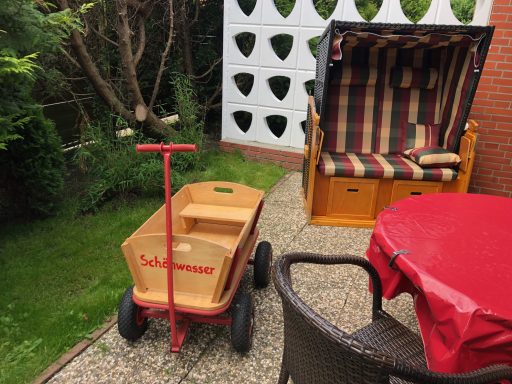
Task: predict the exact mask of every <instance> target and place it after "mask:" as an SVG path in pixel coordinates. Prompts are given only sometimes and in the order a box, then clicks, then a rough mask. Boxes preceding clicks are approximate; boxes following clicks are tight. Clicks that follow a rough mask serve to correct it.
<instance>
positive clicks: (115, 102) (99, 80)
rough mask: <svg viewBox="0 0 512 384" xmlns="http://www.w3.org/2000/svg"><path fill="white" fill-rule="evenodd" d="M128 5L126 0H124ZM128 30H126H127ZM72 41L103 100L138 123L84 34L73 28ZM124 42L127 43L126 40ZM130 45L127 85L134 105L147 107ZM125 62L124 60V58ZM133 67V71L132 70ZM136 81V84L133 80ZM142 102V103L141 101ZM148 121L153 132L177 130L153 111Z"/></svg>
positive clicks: (65, 4)
mask: <svg viewBox="0 0 512 384" xmlns="http://www.w3.org/2000/svg"><path fill="white" fill-rule="evenodd" d="M58 4H59V7H60V9H61V10H66V9H69V8H70V7H69V4H68V1H67V0H58ZM124 4H125V5H126V2H124ZM125 32H126V31H125ZM127 36H128V37H129V36H130V34H129V28H128V35H127ZM121 40H123V39H122V38H121V36H120V43H119V45H120V47H119V50H120V52H121V57H123V52H122V51H121ZM70 43H71V47H72V49H73V52H74V53H75V55H76V59H77V62H78V63H79V64H80V67H81V68H82V71H83V72H84V74H85V76H86V77H87V79H88V80H89V82H90V83H91V85H92V86H93V88H94V90H95V91H96V93H97V94H98V95H99V96H100V97H101V98H102V99H103V101H104V102H105V103H106V104H107V105H108V106H109V107H110V108H112V109H113V110H114V112H116V113H117V114H119V115H120V116H121V117H122V118H123V119H125V120H127V121H128V122H129V123H130V124H131V125H132V126H133V125H135V124H136V118H135V114H134V113H133V112H132V111H130V110H129V109H128V108H126V106H125V105H124V104H123V102H121V100H120V99H119V98H118V97H117V95H116V93H115V91H114V90H113V89H112V87H111V86H110V84H109V83H108V82H107V81H106V80H105V79H104V78H103V77H102V76H101V74H100V72H99V70H98V67H97V66H96V64H95V63H94V62H93V60H92V59H91V56H90V55H89V52H88V51H87V47H86V45H85V42H84V40H83V38H82V35H81V34H80V32H79V31H78V30H76V29H75V30H73V31H72V32H71V36H70ZM123 43H125V44H126V42H125V41H123ZM127 44H128V45H127V46H125V47H123V48H124V49H127V48H128V47H129V49H130V51H129V57H130V63H131V67H132V68H129V69H128V71H127V72H125V75H126V76H127V75H130V78H129V79H128V76H127V85H128V88H129V90H130V93H131V96H132V97H131V100H132V105H133V106H134V107H135V106H136V105H137V104H142V105H143V106H144V107H146V108H147V106H146V104H145V103H144V100H143V98H142V94H141V93H140V89H139V87H138V83H137V76H136V73H135V66H134V63H133V55H132V53H131V43H129V42H128V43H127ZM123 64H124V60H123ZM132 69H133V71H132ZM134 81H135V82H136V84H135V85H134V84H133V82H134ZM139 102H140V103H139ZM146 123H147V124H148V125H149V127H150V129H151V132H152V133H153V134H158V135H162V134H172V133H175V131H174V130H173V129H172V128H171V127H169V126H168V125H167V124H165V123H164V122H162V121H161V120H160V119H159V118H158V117H157V116H156V115H155V114H154V113H153V112H151V111H148V115H147V118H146Z"/></svg>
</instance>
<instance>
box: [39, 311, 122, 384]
mask: <svg viewBox="0 0 512 384" xmlns="http://www.w3.org/2000/svg"><path fill="white" fill-rule="evenodd" d="M116 323H117V315H114V316H112V317H111V318H110V319H109V320H107V321H106V322H105V324H103V325H102V326H101V327H100V328H98V329H97V330H95V331H94V332H93V333H92V334H91V336H90V337H89V338H87V339H84V340H82V341H80V342H79V343H78V344H76V345H75V346H74V347H73V348H71V349H70V350H69V351H67V352H66V353H64V354H63V355H62V356H61V357H59V358H58V359H57V360H56V361H55V362H53V363H52V364H51V365H50V366H49V367H48V368H46V369H45V370H44V371H43V372H42V373H41V374H40V375H39V376H38V377H37V378H36V379H35V380H34V381H33V382H32V384H44V383H46V382H48V380H50V379H51V378H52V377H53V376H55V375H56V374H57V373H58V372H59V371H60V370H61V369H62V368H64V367H65V366H66V364H68V363H69V362H70V361H71V360H73V359H74V358H75V357H77V356H78V355H79V354H81V353H82V352H83V351H85V350H86V349H87V348H88V347H89V346H91V345H92V344H93V343H94V342H95V341H96V340H98V339H99V338H100V337H101V336H102V335H103V334H105V333H106V332H107V331H108V330H109V329H110V328H112V327H113V326H114V325H115V324H116Z"/></svg>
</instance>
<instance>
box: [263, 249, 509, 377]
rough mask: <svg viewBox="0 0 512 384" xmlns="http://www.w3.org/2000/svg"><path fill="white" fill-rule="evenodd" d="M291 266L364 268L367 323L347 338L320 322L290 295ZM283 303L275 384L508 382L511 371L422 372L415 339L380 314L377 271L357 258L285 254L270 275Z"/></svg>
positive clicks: (422, 361)
mask: <svg viewBox="0 0 512 384" xmlns="http://www.w3.org/2000/svg"><path fill="white" fill-rule="evenodd" d="M293 263H314V264H352V265H357V266H359V267H362V268H364V269H365V270H366V271H367V272H368V274H369V275H370V278H371V280H372V283H373V287H374V293H373V308H372V310H373V312H372V313H373V316H372V317H373V321H372V322H371V323H370V324H369V325H367V326H366V327H364V328H363V329H361V330H359V331H357V332H355V333H353V334H348V333H346V332H343V331H342V330H340V329H339V328H337V327H335V326H334V325H332V324H331V323H329V322H328V321H327V320H325V319H324V318H322V317H321V316H320V315H319V314H317V313H316V312H315V311H314V310H313V309H311V308H310V307H309V306H307V305H306V304H305V303H304V302H303V301H302V300H301V299H300V298H299V297H298V296H297V294H296V293H295V292H294V291H293V289H292V286H291V278H290V265H291V264H293ZM273 279H274V284H275V286H276V289H277V291H278V293H279V295H280V296H281V299H282V303H283V317H284V352H283V361H282V365H281V372H280V376H279V383H281V384H284V383H287V382H288V379H289V377H290V376H291V378H292V380H293V382H294V384H302V383H304V384H315V383H326V384H332V383H347V384H349V383H350V384H355V383H366V384H370V383H372V384H373V383H379V384H380V383H409V382H411V383H453V384H456V383H460V384H462V383H464V384H470V383H471V384H480V383H482V384H483V383H496V382H497V381H499V380H500V379H509V380H511V379H512V367H508V366H498V365H495V366H492V367H487V368H483V369H479V370H476V371H472V372H468V373H463V374H453V375H451V374H441V373H435V372H431V371H429V370H428V369H427V368H426V364H425V359H424V356H423V346H422V344H421V339H420V338H419V337H418V336H417V335H416V334H414V333H413V332H411V331H410V330H409V329H408V328H407V327H405V326H404V325H402V324H401V323H399V322H398V321H396V320H395V319H393V318H392V317H391V316H390V315H389V314H387V313H386V312H385V311H383V310H382V299H381V296H382V294H381V293H382V288H381V283H380V278H379V275H378V273H377V271H376V270H375V269H374V268H373V267H372V265H371V264H370V263H369V262H368V261H367V260H366V259H363V258H360V257H357V256H350V255H339V256H324V255H316V254H311V253H289V254H285V255H283V256H282V258H281V259H280V260H279V261H278V262H277V263H276V265H275V269H274V272H273Z"/></svg>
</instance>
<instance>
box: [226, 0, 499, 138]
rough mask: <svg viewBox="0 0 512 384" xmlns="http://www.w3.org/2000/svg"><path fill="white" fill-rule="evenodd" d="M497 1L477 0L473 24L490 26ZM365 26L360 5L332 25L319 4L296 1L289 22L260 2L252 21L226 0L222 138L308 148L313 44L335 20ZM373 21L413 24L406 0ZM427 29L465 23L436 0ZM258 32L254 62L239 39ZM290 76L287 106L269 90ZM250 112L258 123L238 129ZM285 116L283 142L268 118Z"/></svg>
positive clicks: (344, 10) (387, 3) (346, 8)
mask: <svg viewBox="0 0 512 384" xmlns="http://www.w3.org/2000/svg"><path fill="white" fill-rule="evenodd" d="M492 3H493V0H477V1H476V6H475V14H474V17H473V21H472V22H471V23H470V24H472V25H487V24H488V22H489V17H490V14H491V8H492ZM333 18H334V19H336V20H343V21H364V20H363V18H362V17H361V16H360V15H359V13H358V11H357V9H356V6H355V2H354V0H338V4H337V6H336V9H335V10H334V12H333V14H332V15H331V16H330V17H329V18H328V20H324V19H322V18H321V17H320V16H319V15H318V13H317V12H316V10H315V7H314V5H313V0H296V3H295V7H294V9H293V10H292V12H291V13H290V15H289V16H288V17H287V18H283V17H282V16H281V14H280V13H279V12H278V11H277V9H276V7H275V5H274V1H273V0H257V3H256V7H255V8H254V10H253V11H252V13H251V14H250V15H249V16H246V15H245V14H244V13H243V12H242V10H241V9H240V7H239V5H238V2H237V0H225V1H224V56H223V58H224V60H223V74H224V76H223V96H222V139H228V140H229V139H235V140H243V141H255V142H258V143H264V144H274V145H278V146H282V147H294V148H302V147H303V146H304V133H303V131H302V128H301V124H300V123H301V121H303V120H305V119H306V106H307V94H306V89H305V87H304V83H305V82H306V81H308V80H311V79H314V78H315V58H314V57H313V55H312V54H311V51H310V50H309V47H308V40H309V39H311V38H312V37H315V36H320V35H321V34H322V32H323V30H324V29H325V27H326V26H327V24H328V23H329V20H331V19H333ZM372 22H389V23H410V21H409V20H408V19H407V17H406V16H405V15H404V13H403V11H402V8H401V6H400V0H383V2H382V6H381V8H380V10H379V12H378V13H377V15H376V16H375V18H374V19H373V20H372ZM420 23H424V24H455V25H457V24H461V22H460V21H459V20H458V19H457V18H456V17H455V16H454V14H453V12H452V9H451V7H450V1H449V0H432V1H431V5H430V8H429V9H428V11H427V13H426V14H425V16H424V17H423V18H422V19H421V20H420ZM241 32H252V33H254V34H255V35H256V43H255V45H254V49H253V51H252V53H251V54H250V55H249V57H245V56H244V55H243V54H242V53H241V52H240V50H239V49H238V47H237V45H236V42H235V36H236V35H237V34H239V33H241ZM280 33H287V34H290V35H292V36H293V46H292V50H291V52H290V54H289V55H288V57H287V58H286V59H285V60H284V61H282V60H281V59H279V58H278V57H277V55H276V54H275V53H274V51H273V49H272V46H271V44H270V39H271V38H272V37H273V36H275V35H278V34H280ZM241 72H247V73H251V74H253V75H254V84H253V87H252V90H251V92H250V94H249V95H247V96H244V95H243V94H242V93H241V92H240V91H239V90H238V88H237V86H236V84H235V81H234V79H233V76H234V75H236V74H237V73H241ZM278 75H279V76H288V77H289V78H290V89H289V91H288V94H287V95H286V97H285V98H284V99H283V100H282V101H281V100H279V99H278V98H276V97H275V96H274V94H273V93H272V91H271V90H270V87H269V85H268V79H269V78H270V77H272V76H278ZM236 111H247V112H250V113H251V114H252V123H251V126H250V128H249V130H248V131H247V132H245V133H244V132H243V131H242V130H241V129H240V128H239V127H238V126H237V124H236V122H235V120H234V118H233V113H234V112H236ZM269 115H281V116H285V117H286V118H287V127H286V130H285V131H284V133H283V135H282V136H281V137H276V136H274V135H273V134H272V132H271V131H270V129H269V128H268V126H267V124H266V120H265V117H266V116H269Z"/></svg>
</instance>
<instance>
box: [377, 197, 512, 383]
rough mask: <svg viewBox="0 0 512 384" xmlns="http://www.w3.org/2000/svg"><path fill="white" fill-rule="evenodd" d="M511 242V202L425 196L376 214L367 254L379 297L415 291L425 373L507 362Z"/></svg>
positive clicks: (511, 321) (510, 352) (511, 347)
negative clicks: (377, 277)
mask: <svg viewBox="0 0 512 384" xmlns="http://www.w3.org/2000/svg"><path fill="white" fill-rule="evenodd" d="M511 240H512V199H506V198H501V197H493V196H487V195H471V194H456V193H453V194H452V193H443V194H429V195H422V196H415V197H410V198H407V199H405V200H401V201H399V202H396V203H394V204H393V205H392V206H391V207H388V208H386V209H384V211H383V212H381V213H380V215H379V217H378V218H377V222H376V225H375V229H374V232H373V235H372V238H371V242H370V247H369V249H368V251H367V256H368V258H369V259H370V261H371V263H372V264H373V265H374V266H375V267H376V268H377V270H378V271H379V274H380V276H381V279H382V284H383V292H384V293H383V295H384V297H385V298H387V299H391V298H393V297H395V296H397V295H398V294H400V293H402V292H409V293H411V294H413V295H414V296H415V307H416V313H417V316H418V322H419V325H420V330H421V335H422V338H423V343H424V346H425V355H426V358H427V362H428V366H429V368H430V369H431V370H434V371H438V372H452V373H460V372H465V371H469V370H472V369H477V368H481V367H485V366H488V365H491V364H498V363H504V364H508V365H512V242H511ZM396 251H406V252H407V254H400V255H398V256H397V257H396V258H395V262H394V269H392V268H390V267H389V266H388V263H389V261H390V259H391V257H392V255H393V253H394V252H396Z"/></svg>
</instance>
